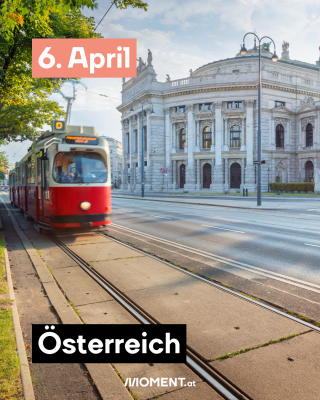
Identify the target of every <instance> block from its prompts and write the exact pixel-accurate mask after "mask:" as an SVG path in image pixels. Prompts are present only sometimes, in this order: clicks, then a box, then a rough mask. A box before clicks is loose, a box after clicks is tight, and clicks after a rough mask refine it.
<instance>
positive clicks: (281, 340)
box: [210, 333, 300, 361]
mask: <svg viewBox="0 0 320 400" xmlns="http://www.w3.org/2000/svg"><path fill="white" fill-rule="evenodd" d="M296 336H300V333H294V334H292V335H288V336H284V337H282V338H280V339H271V340H269V342H266V343H263V344H258V345H257V346H253V347H247V348H246V349H241V350H238V351H234V352H232V353H227V354H224V355H223V356H220V357H217V358H214V359H212V360H210V361H217V360H225V359H226V358H232V357H234V356H237V355H238V354H243V353H247V352H248V351H251V350H255V349H259V348H260V347H265V346H269V345H270V344H274V343H280V342H283V341H284V340H288V339H292V338H294V337H296Z"/></svg>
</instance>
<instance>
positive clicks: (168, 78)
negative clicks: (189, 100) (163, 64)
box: [166, 74, 171, 82]
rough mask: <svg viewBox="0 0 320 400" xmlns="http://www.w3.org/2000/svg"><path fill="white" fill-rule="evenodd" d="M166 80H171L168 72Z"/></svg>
mask: <svg viewBox="0 0 320 400" xmlns="http://www.w3.org/2000/svg"><path fill="white" fill-rule="evenodd" d="M166 82H171V79H170V76H169V75H168V74H167V75H166Z"/></svg>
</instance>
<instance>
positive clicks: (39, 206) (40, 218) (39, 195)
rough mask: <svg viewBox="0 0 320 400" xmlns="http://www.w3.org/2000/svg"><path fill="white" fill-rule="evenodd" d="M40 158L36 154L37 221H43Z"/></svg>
mask: <svg viewBox="0 0 320 400" xmlns="http://www.w3.org/2000/svg"><path fill="white" fill-rule="evenodd" d="M41 163H42V161H41V159H40V157H39V156H38V157H37V220H38V221H43V215H42V211H43V204H42V199H43V195H42V184H41V182H42V176H41V169H42V168H41Z"/></svg>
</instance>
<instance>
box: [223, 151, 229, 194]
mask: <svg viewBox="0 0 320 400" xmlns="http://www.w3.org/2000/svg"><path fill="white" fill-rule="evenodd" d="M229 175H230V173H229V159H228V158H225V159H224V188H225V190H229V188H230V185H229Z"/></svg>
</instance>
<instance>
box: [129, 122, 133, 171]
mask: <svg viewBox="0 0 320 400" xmlns="http://www.w3.org/2000/svg"><path fill="white" fill-rule="evenodd" d="M132 136H133V133H132V117H130V118H129V149H128V150H129V158H130V169H131V168H132V145H133V140H132Z"/></svg>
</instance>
